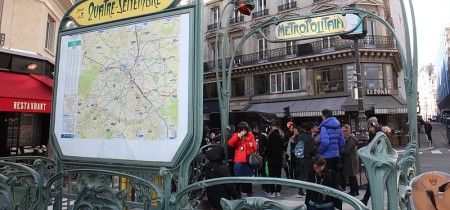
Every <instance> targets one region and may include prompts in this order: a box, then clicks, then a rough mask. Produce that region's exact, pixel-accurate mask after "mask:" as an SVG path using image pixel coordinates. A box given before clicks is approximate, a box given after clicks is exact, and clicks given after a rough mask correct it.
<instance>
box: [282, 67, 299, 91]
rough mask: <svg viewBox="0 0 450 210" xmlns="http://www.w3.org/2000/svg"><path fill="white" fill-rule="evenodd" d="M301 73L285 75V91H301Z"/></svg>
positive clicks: (291, 72) (292, 72) (295, 72)
mask: <svg viewBox="0 0 450 210" xmlns="http://www.w3.org/2000/svg"><path fill="white" fill-rule="evenodd" d="M300 88H301V87H300V71H290V72H285V73H284V91H287V92H288V91H296V90H300Z"/></svg>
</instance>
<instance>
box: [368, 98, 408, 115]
mask: <svg viewBox="0 0 450 210" xmlns="http://www.w3.org/2000/svg"><path fill="white" fill-rule="evenodd" d="M370 100H371V101H373V102H374V105H373V109H374V111H375V114H407V113H408V109H407V106H406V101H405V100H404V99H403V98H401V97H400V96H370Z"/></svg>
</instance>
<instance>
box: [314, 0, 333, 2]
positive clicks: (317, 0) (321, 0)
mask: <svg viewBox="0 0 450 210" xmlns="http://www.w3.org/2000/svg"><path fill="white" fill-rule="evenodd" d="M324 1H329V0H314V1H313V2H314V3H319V2H324Z"/></svg>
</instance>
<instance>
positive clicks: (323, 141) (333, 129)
mask: <svg viewBox="0 0 450 210" xmlns="http://www.w3.org/2000/svg"><path fill="white" fill-rule="evenodd" d="M319 129H320V145H319V154H320V155H322V156H323V157H324V158H336V157H339V150H340V149H343V148H344V147H345V139H344V134H343V133H342V130H341V124H340V123H339V121H338V120H337V119H336V118H335V117H329V118H327V119H325V120H324V121H323V122H322V123H321V124H320V125H319Z"/></svg>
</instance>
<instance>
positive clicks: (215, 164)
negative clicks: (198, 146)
mask: <svg viewBox="0 0 450 210" xmlns="http://www.w3.org/2000/svg"><path fill="white" fill-rule="evenodd" d="M206 159H208V160H209V162H208V163H206V164H205V167H204V171H203V172H204V175H205V179H215V178H220V177H229V176H231V174H230V172H229V171H228V167H227V165H225V164H224V163H223V160H224V159H225V152H224V149H223V147H219V146H218V147H212V148H211V149H209V150H208V151H207V152H206ZM206 193H207V197H208V201H209V202H210V204H211V206H213V207H214V208H221V207H220V199H221V198H226V199H228V200H230V199H232V198H237V197H238V193H237V191H236V188H235V186H234V184H221V185H214V186H210V187H207V188H206Z"/></svg>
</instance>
